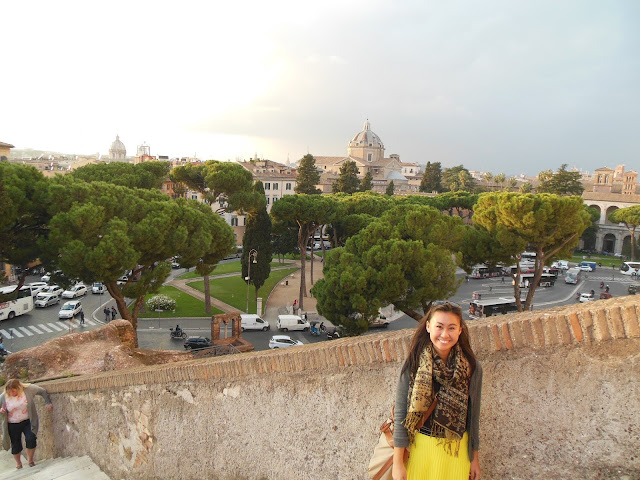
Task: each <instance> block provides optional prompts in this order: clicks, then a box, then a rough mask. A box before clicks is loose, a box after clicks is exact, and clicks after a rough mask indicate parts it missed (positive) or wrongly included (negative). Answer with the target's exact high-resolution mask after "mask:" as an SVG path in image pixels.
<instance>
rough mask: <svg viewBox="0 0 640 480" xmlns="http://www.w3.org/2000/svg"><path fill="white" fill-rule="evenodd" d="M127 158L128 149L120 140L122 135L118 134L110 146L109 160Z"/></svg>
mask: <svg viewBox="0 0 640 480" xmlns="http://www.w3.org/2000/svg"><path fill="white" fill-rule="evenodd" d="M125 158H127V149H126V148H125V146H124V143H122V142H121V141H120V136H119V135H116V139H115V140H114V142H113V143H112V144H111V146H110V147H109V160H124V159H125Z"/></svg>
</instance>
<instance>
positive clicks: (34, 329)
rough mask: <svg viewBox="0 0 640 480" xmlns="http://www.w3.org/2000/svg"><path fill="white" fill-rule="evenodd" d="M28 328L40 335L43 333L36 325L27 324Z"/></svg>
mask: <svg viewBox="0 0 640 480" xmlns="http://www.w3.org/2000/svg"><path fill="white" fill-rule="evenodd" d="M29 328H30V329H31V330H33V331H34V332H36V333H38V334H40V335H42V334H43V333H44V332H41V331H40V330H38V327H36V326H35V325H29Z"/></svg>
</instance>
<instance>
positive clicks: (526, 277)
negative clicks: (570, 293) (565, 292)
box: [514, 273, 558, 288]
mask: <svg viewBox="0 0 640 480" xmlns="http://www.w3.org/2000/svg"><path fill="white" fill-rule="evenodd" d="M534 276H535V274H533V273H523V274H522V275H520V288H529V287H530V286H531V283H533V277H534ZM557 278H558V276H557V275H554V274H553V273H543V274H542V276H541V277H540V281H539V282H538V286H539V287H553V284H554V283H556V279H557ZM514 281H515V280H514Z"/></svg>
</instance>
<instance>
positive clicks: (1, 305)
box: [0, 285, 33, 321]
mask: <svg viewBox="0 0 640 480" xmlns="http://www.w3.org/2000/svg"><path fill="white" fill-rule="evenodd" d="M16 288H17V287H16V286H15V285H13V286H10V287H0V321H2V320H11V319H12V318H14V317H17V316H18V315H23V314H25V313H29V312H30V311H31V310H33V297H32V296H31V287H26V286H25V287H22V288H20V291H19V292H18V294H17V298H15V299H14V300H5V299H4V296H5V295H10V294H13V295H15V293H16Z"/></svg>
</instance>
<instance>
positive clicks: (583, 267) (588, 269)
mask: <svg viewBox="0 0 640 480" xmlns="http://www.w3.org/2000/svg"><path fill="white" fill-rule="evenodd" d="M578 268H579V269H580V270H582V271H583V272H592V271H593V268H591V266H590V265H578Z"/></svg>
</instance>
